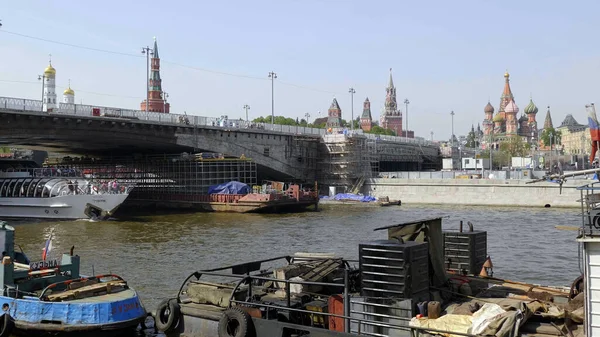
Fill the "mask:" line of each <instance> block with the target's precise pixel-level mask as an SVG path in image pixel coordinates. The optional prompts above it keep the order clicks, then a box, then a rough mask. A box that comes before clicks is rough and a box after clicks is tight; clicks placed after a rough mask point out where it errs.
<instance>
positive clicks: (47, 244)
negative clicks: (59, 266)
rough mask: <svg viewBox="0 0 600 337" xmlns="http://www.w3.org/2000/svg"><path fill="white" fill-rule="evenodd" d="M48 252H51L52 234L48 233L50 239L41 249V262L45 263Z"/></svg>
mask: <svg viewBox="0 0 600 337" xmlns="http://www.w3.org/2000/svg"><path fill="white" fill-rule="evenodd" d="M50 251H52V233H50V237H49V238H48V240H46V246H44V249H42V260H43V261H46V257H48V254H50Z"/></svg>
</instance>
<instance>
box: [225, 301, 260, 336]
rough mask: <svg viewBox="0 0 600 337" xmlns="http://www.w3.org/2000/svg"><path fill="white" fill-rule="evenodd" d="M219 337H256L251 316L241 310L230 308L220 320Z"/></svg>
mask: <svg viewBox="0 0 600 337" xmlns="http://www.w3.org/2000/svg"><path fill="white" fill-rule="evenodd" d="M218 335H219V337H254V336H255V331H254V326H253V325H252V318H250V315H249V314H248V313H247V312H245V311H243V310H242V309H240V308H229V309H227V310H225V311H224V312H223V315H222V316H221V319H219V330H218Z"/></svg>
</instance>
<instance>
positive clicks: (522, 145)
mask: <svg viewBox="0 0 600 337" xmlns="http://www.w3.org/2000/svg"><path fill="white" fill-rule="evenodd" d="M529 148H530V145H529V143H526V142H524V141H523V138H521V137H519V136H510V137H509V138H508V139H506V140H504V141H502V142H501V143H500V151H502V152H504V153H506V154H507V155H508V156H510V157H524V156H526V155H527V153H528V152H529Z"/></svg>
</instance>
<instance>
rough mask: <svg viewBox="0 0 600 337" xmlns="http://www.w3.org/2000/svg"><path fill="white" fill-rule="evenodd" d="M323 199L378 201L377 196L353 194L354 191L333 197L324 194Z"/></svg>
mask: <svg viewBox="0 0 600 337" xmlns="http://www.w3.org/2000/svg"><path fill="white" fill-rule="evenodd" d="M321 199H326V200H327V199H328V200H331V199H333V200H338V201H342V200H352V201H360V202H371V201H377V198H375V197H372V196H370V195H358V194H353V193H338V194H336V195H334V196H333V197H328V196H322V197H321Z"/></svg>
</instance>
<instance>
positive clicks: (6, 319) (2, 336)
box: [0, 312, 15, 337]
mask: <svg viewBox="0 0 600 337" xmlns="http://www.w3.org/2000/svg"><path fill="white" fill-rule="evenodd" d="M0 320H1V321H2V322H1V323H0V324H1V326H2V331H0V337H9V336H11V334H12V331H13V330H14V328H15V321H14V319H13V318H12V317H11V316H10V315H9V314H8V313H7V312H5V313H4V314H2V315H1V316H0Z"/></svg>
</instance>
